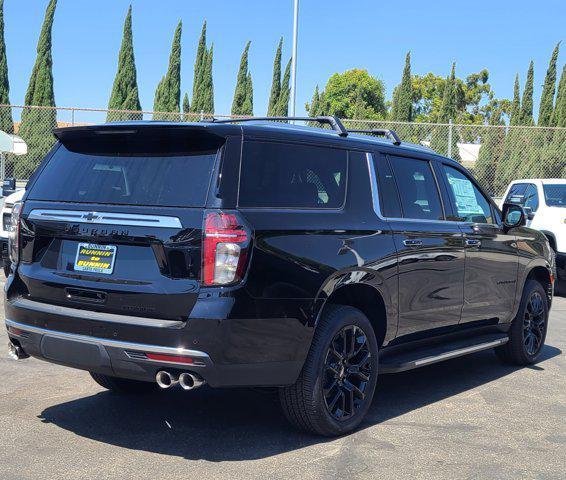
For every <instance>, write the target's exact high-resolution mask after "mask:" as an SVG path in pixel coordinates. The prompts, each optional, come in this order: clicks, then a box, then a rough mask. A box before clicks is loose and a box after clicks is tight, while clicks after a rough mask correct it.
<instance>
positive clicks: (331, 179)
mask: <svg viewBox="0 0 566 480" xmlns="http://www.w3.org/2000/svg"><path fill="white" fill-rule="evenodd" d="M347 168H348V153H347V151H346V150H340V149H333V148H326V147H316V146H310V145H295V144H284V143H270V142H251V141H249V142H246V143H244V149H243V155H242V163H241V171H240V189H239V202H238V203H239V206H240V207H251V208H253V207H258V208H308V209H310V208H341V207H342V206H343V204H344V200H345V196H346V181H347Z"/></svg>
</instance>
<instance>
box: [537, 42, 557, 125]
mask: <svg viewBox="0 0 566 480" xmlns="http://www.w3.org/2000/svg"><path fill="white" fill-rule="evenodd" d="M559 49H560V42H558V43H557V44H556V47H554V51H553V52H552V57H551V58H550V63H549V65H548V70H547V71H546V77H545V79H544V87H543V89H542V96H541V98H540V108H539V113H538V126H539V127H550V126H551V123H552V111H553V109H554V106H553V104H554V93H555V91H556V62H557V61H558V51H559Z"/></svg>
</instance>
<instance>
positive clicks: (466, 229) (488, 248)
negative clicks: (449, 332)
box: [440, 164, 518, 323]
mask: <svg viewBox="0 0 566 480" xmlns="http://www.w3.org/2000/svg"><path fill="white" fill-rule="evenodd" d="M440 170H441V175H444V179H443V180H444V181H445V182H446V187H447V188H446V190H447V191H448V195H449V197H450V203H451V205H452V207H453V209H454V215H455V217H456V220H457V221H458V223H459V225H460V228H461V229H462V233H463V234H464V243H465V248H466V273H465V278H464V307H463V309H462V323H466V322H475V321H481V320H496V319H497V320H498V321H506V320H509V318H508V317H509V312H511V311H512V310H513V303H514V298H515V289H516V288H517V270H518V256H517V248H516V243H515V237H514V235H508V234H507V233H505V231H504V229H503V225H502V222H501V218H500V216H499V214H498V212H497V210H496V208H495V206H494V205H493V204H492V203H491V202H490V201H489V199H488V198H487V197H486V196H485V195H484V194H483V193H482V191H481V190H480V189H479V188H478V187H477V185H476V184H475V182H474V181H473V180H472V179H471V177H469V176H468V175H467V174H466V173H465V172H464V171H463V170H460V169H458V168H455V167H453V166H451V165H447V164H443V165H442V166H441V167H440Z"/></svg>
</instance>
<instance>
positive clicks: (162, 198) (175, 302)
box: [11, 125, 225, 320]
mask: <svg viewBox="0 0 566 480" xmlns="http://www.w3.org/2000/svg"><path fill="white" fill-rule="evenodd" d="M57 136H58V137H59V140H60V144H59V146H58V147H57V149H56V150H55V152H54V153H53V155H52V156H51V158H49V159H48V160H47V161H46V162H45V165H44V166H43V167H42V169H41V171H40V172H39V174H38V175H37V178H36V179H35V180H34V181H33V182H31V186H30V188H29V191H28V193H27V197H26V201H25V206H24V210H23V214H22V223H21V242H22V243H21V245H22V247H21V260H20V264H19V267H18V272H17V275H16V280H17V281H15V282H14V287H13V288H15V289H16V290H17V292H16V294H17V295H22V296H25V297H26V298H28V299H30V300H35V301H40V302H46V303H51V304H56V305H63V306H68V307H73V306H74V307H78V308H82V309H91V310H94V311H99V312H108V313H117V314H127V315H135V316H142V317H150V318H162V319H170V320H184V319H186V318H187V316H188V314H189V313H190V311H191V309H192V307H193V305H194V303H195V302H196V299H197V296H198V292H199V288H200V272H201V249H202V246H201V245H202V225H203V211H204V207H205V205H206V202H207V195H208V190H209V188H210V186H211V184H213V182H212V178H213V177H215V173H214V172H215V171H216V168H217V161H218V158H219V156H220V153H219V152H220V151H221V149H222V145H223V143H224V140H225V139H224V138H221V137H219V136H216V135H213V134H211V133H209V132H207V131H206V129H204V128H198V127H195V128H192V129H191V128H187V127H184V128H174V127H173V126H171V127H170V126H163V125H162V126H158V125H156V126H129V127H125V126H112V127H110V126H106V127H99V128H92V127H90V128H78V129H65V130H60V131H57ZM11 293H12V292H11Z"/></svg>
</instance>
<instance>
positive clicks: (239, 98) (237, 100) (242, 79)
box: [232, 42, 253, 115]
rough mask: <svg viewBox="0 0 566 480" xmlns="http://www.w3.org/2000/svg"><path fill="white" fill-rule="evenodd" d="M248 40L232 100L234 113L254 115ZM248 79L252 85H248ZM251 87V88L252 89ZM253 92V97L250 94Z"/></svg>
mask: <svg viewBox="0 0 566 480" xmlns="http://www.w3.org/2000/svg"><path fill="white" fill-rule="evenodd" d="M250 44H251V42H248V43H247V44H246V47H245V48H244V52H243V53H242V58H241V60H240V69H239V70H238V78H237V80H236V90H235V92H234V100H233V102H232V115H253V86H252V85H251V75H250V73H249V70H248V54H249V51H250ZM248 81H249V82H250V85H248ZM250 87H251V89H250ZM250 93H251V98H248V95H250Z"/></svg>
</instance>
